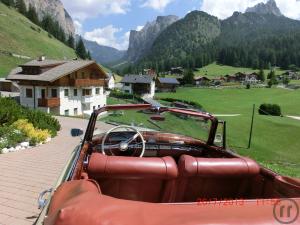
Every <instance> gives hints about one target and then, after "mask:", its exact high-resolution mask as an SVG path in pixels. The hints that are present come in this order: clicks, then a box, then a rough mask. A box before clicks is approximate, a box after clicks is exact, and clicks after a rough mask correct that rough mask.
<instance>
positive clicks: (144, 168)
mask: <svg viewBox="0 0 300 225" xmlns="http://www.w3.org/2000/svg"><path fill="white" fill-rule="evenodd" d="M88 174H89V178H91V179H95V180H97V182H98V183H99V185H100V187H101V191H102V193H103V194H105V195H109V196H112V197H116V198H121V199H127V200H136V201H145V202H172V201H174V197H175V188H176V183H175V179H176V178H177V176H178V170H177V165H176V163H175V161H174V159H173V158H172V157H164V158H135V157H123V156H120V157H119V156H106V155H103V154H101V153H93V154H92V156H91V158H90V162H89V165H88Z"/></svg>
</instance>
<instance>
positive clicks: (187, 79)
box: [183, 69, 195, 84]
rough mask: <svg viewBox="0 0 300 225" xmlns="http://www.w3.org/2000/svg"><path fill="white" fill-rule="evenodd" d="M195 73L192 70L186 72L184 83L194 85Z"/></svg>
mask: <svg viewBox="0 0 300 225" xmlns="http://www.w3.org/2000/svg"><path fill="white" fill-rule="evenodd" d="M194 76H195V75H194V73H193V70H192V69H188V70H185V71H184V75H183V81H184V83H185V84H194Z"/></svg>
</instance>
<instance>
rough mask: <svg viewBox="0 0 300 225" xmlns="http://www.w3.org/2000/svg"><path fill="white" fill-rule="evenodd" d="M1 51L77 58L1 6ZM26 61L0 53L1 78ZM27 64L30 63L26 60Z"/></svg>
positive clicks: (11, 11)
mask: <svg viewBox="0 0 300 225" xmlns="http://www.w3.org/2000/svg"><path fill="white" fill-rule="evenodd" d="M0 40H1V41H0V50H1V51H9V52H13V53H16V54H19V55H25V56H29V57H31V58H36V57H38V56H40V55H45V56H46V57H47V58H54V59H64V58H68V59H71V58H74V57H75V52H74V50H73V49H71V48H69V47H67V46H66V45H64V44H63V43H61V42H60V41H58V40H56V39H55V38H50V37H49V36H48V33H47V32H45V31H44V30H39V29H38V26H36V25H34V24H33V23H31V22H30V21H29V20H28V19H27V18H26V17H24V16H23V15H21V14H19V13H18V12H16V11H15V10H14V9H10V8H8V7H6V6H5V5H4V4H2V3H0ZM24 61H25V60H21V59H17V58H14V57H12V56H7V55H3V54H1V53H0V77H3V76H6V75H7V73H8V72H9V71H10V70H11V69H12V68H14V67H16V66H17V65H18V64H20V63H23V62H24ZM27 61H28V60H27Z"/></svg>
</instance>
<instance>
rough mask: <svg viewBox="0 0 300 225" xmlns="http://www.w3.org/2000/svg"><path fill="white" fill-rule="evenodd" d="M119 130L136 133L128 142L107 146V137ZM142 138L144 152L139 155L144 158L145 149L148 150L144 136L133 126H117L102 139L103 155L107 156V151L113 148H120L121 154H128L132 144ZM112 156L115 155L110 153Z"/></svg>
mask: <svg viewBox="0 0 300 225" xmlns="http://www.w3.org/2000/svg"><path fill="white" fill-rule="evenodd" d="M118 129H126V130H132V131H134V132H135V134H134V135H133V136H132V137H131V138H129V139H128V140H126V141H122V142H121V143H119V144H115V145H106V144H105V141H106V139H107V137H108V136H109V134H110V133H112V132H113V131H115V130H118ZM138 137H139V138H140V139H141V140H142V142H141V144H142V151H141V154H140V155H139V157H143V155H144V153H145V148H146V142H145V140H144V137H143V135H142V134H141V133H140V132H139V131H138V130H137V129H136V128H135V127H133V126H127V125H121V126H117V127H114V128H112V129H110V130H109V131H107V132H106V133H105V135H104V137H103V139H102V145H101V151H102V154H103V155H106V152H105V149H108V148H109V149H110V148H111V147H114V148H119V150H120V151H121V152H126V151H128V149H129V147H130V143H131V142H133V141H134V140H136V139H137V138H138ZM110 152H111V154H112V155H114V154H113V153H112V151H110Z"/></svg>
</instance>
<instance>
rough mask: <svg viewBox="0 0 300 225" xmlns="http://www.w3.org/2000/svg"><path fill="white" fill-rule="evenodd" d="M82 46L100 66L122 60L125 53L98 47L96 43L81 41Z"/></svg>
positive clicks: (110, 48) (101, 46)
mask: <svg viewBox="0 0 300 225" xmlns="http://www.w3.org/2000/svg"><path fill="white" fill-rule="evenodd" d="M83 42H84V45H85V47H86V48H87V50H89V52H90V53H91V56H92V58H93V59H94V60H96V61H97V62H98V63H100V64H106V65H107V64H109V63H112V62H116V61H118V60H120V59H122V58H123V57H124V55H125V53H126V51H120V50H118V49H115V48H112V47H107V46H103V45H99V44H98V43H97V42H94V41H88V40H85V39H83Z"/></svg>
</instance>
